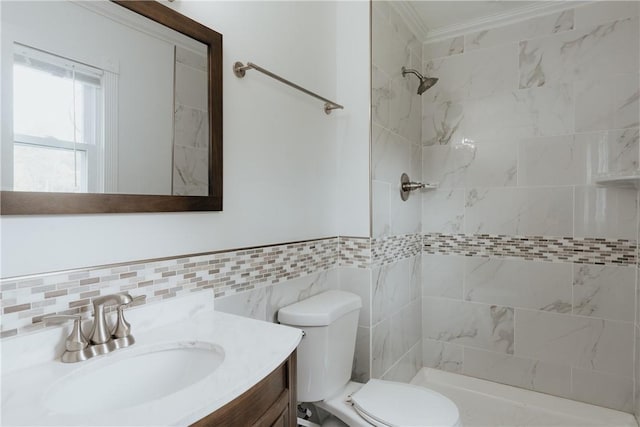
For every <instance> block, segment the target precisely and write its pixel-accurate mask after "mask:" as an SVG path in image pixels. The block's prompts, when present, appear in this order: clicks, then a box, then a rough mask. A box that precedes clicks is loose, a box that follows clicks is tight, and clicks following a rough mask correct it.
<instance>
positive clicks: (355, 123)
mask: <svg viewBox="0 0 640 427" xmlns="http://www.w3.org/2000/svg"><path fill="white" fill-rule="evenodd" d="M336 9H337V40H336V55H337V85H338V89H337V93H338V101H336V102H341V103H342V104H343V105H344V106H345V111H344V112H343V113H342V114H340V115H339V117H338V120H337V125H338V129H337V131H338V173H337V176H338V186H337V188H336V191H337V197H338V212H339V213H338V230H339V234H340V235H343V236H354V237H369V236H370V229H371V225H370V224H371V214H370V204H369V201H370V189H369V188H370V182H371V181H370V177H369V164H370V162H369V151H370V148H369V147H370V143H369V139H370V138H369V133H370V124H369V111H370V99H371V71H370V67H371V49H370V44H371V43H370V32H369V27H370V23H369V21H370V17H369V2H368V1H342V2H338V5H337V8H336Z"/></svg>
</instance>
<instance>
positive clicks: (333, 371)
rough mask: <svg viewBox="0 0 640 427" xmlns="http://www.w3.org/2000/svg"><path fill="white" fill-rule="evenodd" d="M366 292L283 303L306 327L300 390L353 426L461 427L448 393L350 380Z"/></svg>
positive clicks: (289, 321) (281, 316)
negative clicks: (361, 308) (359, 318)
mask: <svg viewBox="0 0 640 427" xmlns="http://www.w3.org/2000/svg"><path fill="white" fill-rule="evenodd" d="M361 305H362V303H361V300H360V297H358V296H357V295H354V294H351V293H349V292H343V291H327V292H323V293H321V294H318V295H315V296H313V297H311V298H308V299H305V300H302V301H300V302H297V303H295V304H292V305H289V306H286V307H283V308H281V309H280V310H279V311H278V320H279V322H280V323H282V324H285V325H289V326H293V327H296V328H299V329H302V330H303V331H304V332H305V335H304V338H303V339H302V341H301V343H300V345H299V346H298V369H297V374H298V375H297V377H298V383H297V392H298V400H299V401H300V402H310V403H313V404H314V405H316V406H318V407H319V408H322V409H324V410H325V411H327V412H329V413H330V414H332V415H334V416H336V417H337V418H339V419H340V420H342V421H343V422H345V423H346V424H347V425H349V426H377V427H382V426H384V427H391V426H398V427H400V426H402V427H460V426H461V423H460V416H459V412H458V408H457V407H456V405H455V404H454V403H453V402H452V401H451V400H449V399H448V398H447V397H445V396H443V395H441V394H440V393H437V392H435V391H433V390H429V389H427V388H425V387H419V386H415V385H410V384H404V383H399V382H393V381H383V380H378V379H372V380H370V381H368V382H367V383H366V384H361V383H356V382H353V381H349V380H350V378H351V365H352V360H353V354H354V350H355V339H356V331H357V327H358V314H359V311H360V307H361Z"/></svg>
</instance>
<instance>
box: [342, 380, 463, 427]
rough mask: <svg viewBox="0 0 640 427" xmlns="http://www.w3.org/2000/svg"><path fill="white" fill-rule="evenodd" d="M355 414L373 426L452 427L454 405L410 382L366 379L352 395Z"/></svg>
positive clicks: (456, 420)
mask: <svg viewBox="0 0 640 427" xmlns="http://www.w3.org/2000/svg"><path fill="white" fill-rule="evenodd" d="M351 403H352V404H353V407H354V409H355V410H356V411H357V412H358V414H359V415H360V416H361V417H362V418H364V419H365V420H367V422H369V423H370V424H372V425H374V426H376V427H427V426H429V427H431V426H438V427H444V426H446V427H455V426H459V425H460V417H459V413H458V408H457V407H456V405H455V404H454V403H453V402H452V401H451V400H449V399H448V398H446V397H445V396H443V395H441V394H440V393H437V392H435V391H433V390H429V389H427V388H424V387H419V386H415V385H411V384H404V383H397V382H392V381H383V380H375V379H372V380H369V382H367V383H366V384H365V385H364V386H362V388H360V390H358V391H357V392H355V393H353V394H352V395H351Z"/></svg>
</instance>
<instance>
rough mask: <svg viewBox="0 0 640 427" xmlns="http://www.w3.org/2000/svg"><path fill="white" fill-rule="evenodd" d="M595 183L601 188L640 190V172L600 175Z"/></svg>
mask: <svg viewBox="0 0 640 427" xmlns="http://www.w3.org/2000/svg"><path fill="white" fill-rule="evenodd" d="M593 182H594V184H596V185H599V186H601V187H615V188H635V189H636V190H638V189H640V170H637V171H632V172H626V173H624V174H607V175H599V176H597V177H596V178H595V179H594V181H593Z"/></svg>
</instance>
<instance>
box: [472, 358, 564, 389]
mask: <svg viewBox="0 0 640 427" xmlns="http://www.w3.org/2000/svg"><path fill="white" fill-rule="evenodd" d="M463 373H464V374H465V375H470V376H473V377H476V378H482V379H486V380H490V381H495V382H499V383H502V384H508V385H512V386H516V387H522V388H526V389H529V390H535V391H540V392H543V393H549V394H555V395H559V396H568V395H569V394H570V392H571V367H569V366H568V365H559V364H555V363H549V362H542V361H540V360H533V359H525V358H522V357H517V356H512V355H509V354H501V353H493V352H490V351H485V350H477V349H473V348H468V347H467V348H465V349H464V365H463Z"/></svg>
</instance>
